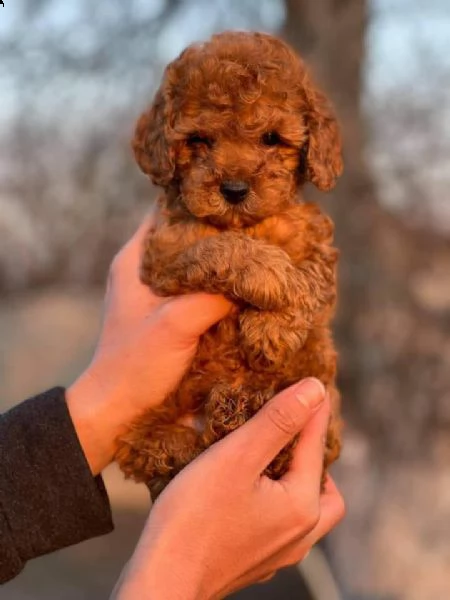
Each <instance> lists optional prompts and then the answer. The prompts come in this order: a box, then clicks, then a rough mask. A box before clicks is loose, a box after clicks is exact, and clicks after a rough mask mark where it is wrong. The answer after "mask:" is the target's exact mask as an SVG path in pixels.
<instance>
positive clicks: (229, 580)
mask: <svg viewBox="0 0 450 600" xmlns="http://www.w3.org/2000/svg"><path fill="white" fill-rule="evenodd" d="M324 396H325V391H324V389H323V386H322V385H321V384H320V382H318V381H317V380H314V379H307V380H304V381H303V382H301V383H300V384H297V385H294V386H291V387H290V388H288V389H286V390H284V391H283V392H281V393H280V394H278V396H276V397H275V398H273V399H272V400H271V401H270V402H269V403H268V404H267V405H265V406H264V407H263V408H262V409H261V410H260V411H259V413H257V414H256V415H255V416H254V417H253V418H252V419H250V420H249V421H248V422H247V423H246V424H244V425H243V426H242V427H240V428H239V429H238V430H236V431H235V432H233V433H231V434H229V435H228V436H227V437H226V438H224V439H223V440H221V441H220V442H218V443H217V444H214V445H213V446H211V447H210V448H209V449H208V450H206V451H205V452H204V453H203V454H202V455H201V456H200V457H198V458H197V459H196V460H195V461H193V462H192V463H191V464H190V465H188V466H187V467H186V468H185V469H184V470H183V471H182V472H181V473H180V474H179V475H177V476H176V477H175V479H174V480H173V481H172V482H171V483H170V484H169V486H168V487H167V488H166V489H165V490H164V492H163V493H162V494H161V496H160V497H159V498H158V500H157V501H156V503H155V505H154V506H153V508H152V511H151V513H150V517H149V519H148V521H147V524H146V526H145V528H144V531H143V534H142V536H141V539H140V541H139V543H138V546H137V548H136V550H135V552H134V554H133V556H132V558H131V560H130V561H129V563H128V565H127V567H126V568H125V570H124V571H123V573H122V576H121V578H120V580H119V582H118V583H117V586H116V589H115V591H114V592H113V596H112V598H114V599H115V600H134V599H135V598H139V599H140V600H146V599H148V600H169V599H170V600H191V599H192V600H212V599H214V600H218V599H220V598H223V597H225V596H226V595H228V594H230V593H231V592H233V591H236V590H238V589H240V588H242V587H246V586H248V585H250V584H251V583H255V582H257V581H264V580H267V579H269V578H270V577H271V576H272V575H273V574H274V572H276V571H277V570H278V569H280V568H281V567H285V566H288V565H291V564H295V563H297V562H299V561H300V560H302V559H303V558H304V557H305V556H306V554H307V553H308V552H309V550H310V549H311V547H312V546H313V545H314V544H315V543H316V542H317V541H318V540H319V539H320V538H321V537H322V536H324V535H325V534H326V533H328V532H329V531H330V529H332V528H333V527H334V526H335V525H336V524H337V523H338V522H339V521H340V520H341V519H342V517H343V515H344V503H343V500H342V497H341V495H340V493H339V491H338V490H337V488H336V486H335V484H334V483H333V481H332V479H331V477H329V476H328V477H327V480H326V485H325V490H324V492H323V493H321V478H322V469H323V456H324V447H325V436H326V430H327V425H328V420H329V416H330V405H329V402H328V400H326V399H325V398H324ZM299 432H301V435H300V439H299V442H298V444H297V446H296V448H295V451H294V457H293V462H292V465H291V467H290V470H289V471H288V473H286V475H285V476H284V477H283V478H282V479H280V480H279V481H272V480H270V479H268V478H267V477H266V476H264V475H261V473H262V472H263V470H264V469H265V467H267V465H268V464H269V463H270V462H271V460H272V459H273V458H274V457H275V456H276V454H277V453H278V452H279V451H280V450H281V449H282V448H283V447H284V446H285V445H286V444H287V443H288V442H289V441H290V440H292V438H293V437H294V436H295V435H296V434H297V433H299Z"/></svg>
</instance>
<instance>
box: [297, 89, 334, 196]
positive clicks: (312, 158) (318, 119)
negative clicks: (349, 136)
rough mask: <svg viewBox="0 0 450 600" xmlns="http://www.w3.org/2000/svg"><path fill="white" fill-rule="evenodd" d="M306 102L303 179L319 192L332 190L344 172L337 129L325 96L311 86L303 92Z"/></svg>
mask: <svg viewBox="0 0 450 600" xmlns="http://www.w3.org/2000/svg"><path fill="white" fill-rule="evenodd" d="M305 94H306V99H307V105H308V108H307V116H306V125H307V129H308V134H309V137H308V141H307V142H306V144H307V146H306V147H305V154H306V157H305V158H306V161H305V162H306V165H305V179H306V180H307V181H311V182H312V183H313V184H314V185H315V186H316V187H317V188H319V190H322V191H328V190H331V189H332V188H333V187H334V186H335V184H336V179H337V178H338V177H339V175H341V173H342V169H343V161H342V144H341V135H340V131H339V125H338V123H337V121H336V118H335V116H334V114H333V110H332V108H331V106H330V104H329V102H328V100H327V99H326V98H325V96H324V95H323V94H322V92H320V91H319V90H318V89H317V88H315V87H314V86H313V85H312V84H311V85H309V86H307V88H306V89H305Z"/></svg>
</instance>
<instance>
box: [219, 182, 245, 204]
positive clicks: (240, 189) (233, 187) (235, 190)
mask: <svg viewBox="0 0 450 600" xmlns="http://www.w3.org/2000/svg"><path fill="white" fill-rule="evenodd" d="M249 189H250V186H249V185H248V183H246V182H245V181H240V180H237V179H228V180H226V181H223V182H222V185H221V186H220V191H221V193H222V196H223V197H224V198H225V200H226V201H227V202H229V203H230V204H239V202H242V201H243V200H244V199H245V197H246V196H247V194H248V192H249Z"/></svg>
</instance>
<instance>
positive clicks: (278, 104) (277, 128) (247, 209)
mask: <svg viewBox="0 0 450 600" xmlns="http://www.w3.org/2000/svg"><path fill="white" fill-rule="evenodd" d="M133 147H134V151H135V155H136V159H137V161H138V163H139V165H140V167H141V169H142V170H143V171H144V172H145V173H146V174H148V175H149V176H150V177H151V179H152V180H153V182H154V183H155V184H156V185H160V186H163V187H164V188H165V189H166V190H167V191H168V192H170V193H169V194H168V195H169V197H171V198H172V199H175V202H177V203H181V204H182V205H183V207H184V208H185V209H187V210H188V211H189V212H190V213H191V214H192V215H194V216H196V217H198V218H200V219H205V220H207V221H209V222H211V223H213V224H215V225H218V226H222V227H230V226H231V227H239V226H241V225H244V224H252V223H255V222H258V221H259V220H262V219H264V218H266V217H268V216H270V215H273V214H276V213H278V212H280V211H281V210H283V209H284V208H286V207H288V206H289V204H290V203H294V202H295V191H296V188H297V187H298V186H299V185H301V184H302V183H304V182H305V181H311V182H312V183H314V184H315V185H316V186H317V187H318V188H319V189H321V190H329V189H331V188H332V187H333V186H334V184H335V181H336V178H337V177H338V176H339V175H340V173H341V171H342V158H341V144H340V136H339V130H338V125H337V123H336V120H335V118H334V116H333V114H332V111H331V108H330V106H329V104H328V102H327V100H326V98H325V97H324V96H323V94H322V93H321V92H320V91H319V90H318V89H317V88H316V87H315V86H314V85H313V83H312V82H311V80H310V78H309V75H308V73H307V70H306V68H305V66H304V64H303V62H302V61H301V60H300V58H299V57H298V56H297V55H296V54H295V53H294V52H293V50H291V48H290V47H289V46H287V45H286V44H285V43H284V42H282V41H280V40H278V39H276V38H274V37H272V36H270V35H267V34H262V33H245V32H226V33H222V34H219V35H215V36H213V37H212V39H211V40H210V41H208V42H206V43H204V44H194V45H192V46H190V47H188V48H187V49H186V50H185V51H184V52H183V53H182V54H181V55H180V57H179V58H178V59H176V60H175V61H174V62H172V63H171V64H169V66H168V67H167V69H166V71H165V74H164V78H163V81H162V84H161V87H160V88H159V90H158V92H157V94H156V97H155V100H154V103H153V105H152V106H151V108H150V110H149V111H148V112H146V113H144V114H143V115H142V116H141V118H140V120H139V121H138V124H137V128H136V134H135V138H134V141H133Z"/></svg>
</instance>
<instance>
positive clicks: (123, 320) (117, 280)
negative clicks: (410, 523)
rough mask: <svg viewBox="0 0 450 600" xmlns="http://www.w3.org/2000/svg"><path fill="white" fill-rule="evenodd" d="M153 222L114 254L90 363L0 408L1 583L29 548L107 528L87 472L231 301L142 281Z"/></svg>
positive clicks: (105, 458)
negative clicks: (168, 293) (173, 295)
mask: <svg viewBox="0 0 450 600" xmlns="http://www.w3.org/2000/svg"><path fill="white" fill-rule="evenodd" d="M152 222H153V221H152V219H149V220H147V221H145V222H144V223H143V225H142V226H141V227H140V229H139V230H138V232H137V233H136V234H135V235H134V236H133V238H132V239H131V240H130V242H129V243H128V244H127V245H126V246H125V247H124V248H123V249H122V250H121V252H119V254H118V255H117V257H116V258H115V260H114V261H113V265H112V267H111V270H110V277H109V282H108V289H107V293H106V298H105V307H104V321H103V327H102V331H101V334H100V337H99V341H98V344H97V348H96V350H95V353H94V357H93V359H92V361H91V363H90V365H89V366H88V367H87V369H86V370H85V371H84V372H83V373H82V374H81V375H80V377H79V378H78V379H77V381H76V382H75V383H74V384H72V385H71V386H70V387H69V389H68V390H67V391H66V392H65V391H64V389H63V388H55V389H54V390H50V391H48V392H46V393H45V394H41V395H40V396H38V397H36V398H34V399H32V400H29V401H26V402H24V403H22V404H19V405H18V406H16V407H15V408H13V409H12V410H11V411H9V412H8V413H6V414H5V415H2V416H0V582H3V581H6V580H8V579H11V578H12V577H14V576H15V575H17V573H18V572H19V571H20V570H21V569H22V568H23V566H24V564H25V562H26V561H27V560H29V559H31V558H33V557H36V556H39V555H41V554H45V553H47V552H51V551H53V550H56V549H58V548H63V547H65V546H68V545H71V544H75V543H78V542H80V541H82V540H84V539H88V538H90V537H94V536H96V535H101V534H105V533H108V532H109V531H111V530H112V527H113V526H112V521H111V513H110V507H109V502H108V498H107V495H106V492H105V489H104V486H103V483H102V480H101V478H100V477H93V475H94V476H95V475H98V474H99V473H100V472H101V471H102V469H103V468H104V467H105V466H106V465H107V464H108V463H109V462H111V460H112V457H113V454H114V448H115V439H116V437H117V435H118V434H119V433H120V432H121V431H123V428H125V427H126V426H127V424H128V423H129V422H130V421H131V420H133V419H134V418H135V417H136V416H138V415H139V414H140V412H142V411H144V410H145V409H146V408H149V407H150V406H154V405H157V404H158V403H160V402H162V400H163V399H164V397H165V396H166V395H167V393H168V392H169V391H171V389H173V387H175V386H176V384H177V381H178V379H179V378H181V377H182V375H183V373H184V370H185V369H186V367H187V366H188V364H189V362H190V360H191V358H192V357H193V356H194V354H195V350H196V345H197V341H198V337H199V336H200V335H201V333H202V332H203V331H205V330H206V329H208V327H210V326H211V325H212V324H213V323H214V322H215V321H216V320H219V319H220V318H221V317H222V316H224V315H225V314H226V312H227V311H228V310H229V307H230V304H229V303H228V302H226V301H225V300H224V299H223V298H220V297H211V296H207V295H206V294H198V295H193V296H187V297H184V298H179V299H176V300H174V301H172V300H171V299H167V298H166V299H161V298H157V297H156V296H154V294H152V293H151V291H150V290H149V289H148V288H147V287H146V286H145V285H143V284H141V283H140V281H139V274H138V273H139V265H140V260H141V246H142V240H143V238H144V235H145V233H146V231H147V230H148V228H149V227H151V226H152ZM186 314H188V315H189V319H186Z"/></svg>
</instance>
